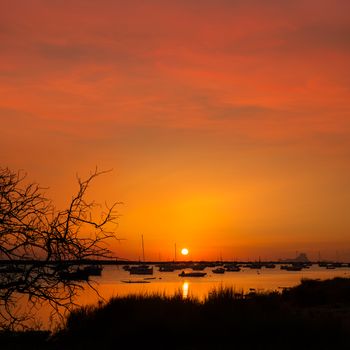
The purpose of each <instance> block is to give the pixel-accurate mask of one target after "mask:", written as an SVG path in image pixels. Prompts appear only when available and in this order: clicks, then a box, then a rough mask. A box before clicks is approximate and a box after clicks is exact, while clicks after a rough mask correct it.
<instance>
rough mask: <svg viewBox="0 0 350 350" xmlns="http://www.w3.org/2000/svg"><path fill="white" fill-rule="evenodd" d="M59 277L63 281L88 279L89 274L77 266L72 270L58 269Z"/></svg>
mask: <svg viewBox="0 0 350 350" xmlns="http://www.w3.org/2000/svg"><path fill="white" fill-rule="evenodd" d="M58 274H59V277H60V279H61V280H64V281H88V280H89V274H88V273H87V272H86V271H85V270H82V269H80V268H79V267H78V268H77V269H76V270H74V271H68V270H67V271H60V272H59V273H58Z"/></svg>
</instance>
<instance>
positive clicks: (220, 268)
mask: <svg viewBox="0 0 350 350" xmlns="http://www.w3.org/2000/svg"><path fill="white" fill-rule="evenodd" d="M225 271H226V270H225V269H224V268H223V267H218V268H217V269H214V270H212V272H213V273H217V274H222V273H225Z"/></svg>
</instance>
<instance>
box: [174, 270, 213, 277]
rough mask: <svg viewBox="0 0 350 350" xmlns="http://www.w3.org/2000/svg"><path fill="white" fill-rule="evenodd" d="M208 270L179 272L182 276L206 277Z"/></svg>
mask: <svg viewBox="0 0 350 350" xmlns="http://www.w3.org/2000/svg"><path fill="white" fill-rule="evenodd" d="M206 274H207V273H206V272H185V271H182V272H181V273H179V276H180V277H204V276H206Z"/></svg>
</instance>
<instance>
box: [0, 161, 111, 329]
mask: <svg viewBox="0 0 350 350" xmlns="http://www.w3.org/2000/svg"><path fill="white" fill-rule="evenodd" d="M100 174H103V172H98V171H97V170H95V171H94V172H93V173H91V175H90V176H89V177H88V178H87V179H86V180H81V179H79V178H78V190H77V193H76V194H75V195H73V197H72V198H71V201H70V202H69V204H68V207H67V209H65V210H57V209H56V208H55V206H54V204H53V202H52V201H51V200H49V199H48V198H46V196H45V193H44V189H43V188H41V187H40V186H39V185H38V184H36V183H28V182H27V181H26V175H25V174H23V173H21V172H18V173H16V172H13V171H11V170H10V169H8V168H2V167H0V259H1V260H2V265H1V267H0V329H10V330H17V329H18V328H19V327H25V326H26V321H27V320H28V318H30V317H31V316H32V310H33V309H35V308H36V307H38V306H39V305H40V304H42V303H48V304H49V305H50V306H51V308H52V311H53V312H56V313H58V311H59V309H60V308H70V307H71V306H72V305H73V302H74V297H75V296H76V294H77V292H78V291H79V290H81V289H83V288H84V287H83V286H82V283H77V282H76V281H75V280H73V279H69V278H67V275H69V274H72V273H73V274H74V273H76V272H77V271H76V270H74V268H73V267H71V266H70V265H69V264H67V262H69V261H82V260H87V259H99V258H105V259H106V258H110V257H111V252H110V251H109V249H108V247H107V246H106V241H107V240H108V239H109V238H112V237H114V232H111V231H110V230H111V229H112V228H113V225H112V224H114V223H115V220H116V218H117V215H116V211H115V207H116V204H117V203H114V204H113V205H112V206H110V207H109V206H107V205H106V206H104V207H103V206H100V205H98V204H97V203H95V202H94V201H91V200H88V199H87V190H88V188H89V186H90V184H91V182H92V181H93V180H94V179H95V178H96V177H98V176H99V175H100ZM111 225H112V226H111ZM23 261H28V262H32V263H29V264H21V262H23ZM63 276H66V277H65V278H63ZM85 285H86V284H85ZM23 297H26V298H27V299H26V302H27V306H28V308H27V310H23V307H22V308H21V307H20V306H21V305H20V303H19V300H20V298H22V299H23ZM22 306H23V303H22ZM26 311H27V312H26Z"/></svg>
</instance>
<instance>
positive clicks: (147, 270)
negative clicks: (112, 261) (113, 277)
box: [129, 265, 153, 275]
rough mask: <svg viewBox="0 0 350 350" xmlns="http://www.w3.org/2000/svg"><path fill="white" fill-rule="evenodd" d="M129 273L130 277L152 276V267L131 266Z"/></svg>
mask: <svg viewBox="0 0 350 350" xmlns="http://www.w3.org/2000/svg"><path fill="white" fill-rule="evenodd" d="M129 273H130V275H153V267H149V266H148V265H138V266H131V267H130V269H129Z"/></svg>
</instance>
